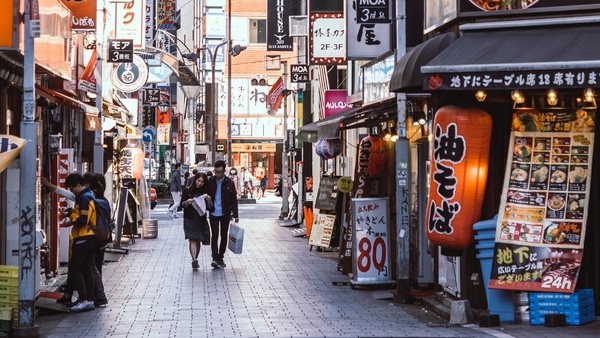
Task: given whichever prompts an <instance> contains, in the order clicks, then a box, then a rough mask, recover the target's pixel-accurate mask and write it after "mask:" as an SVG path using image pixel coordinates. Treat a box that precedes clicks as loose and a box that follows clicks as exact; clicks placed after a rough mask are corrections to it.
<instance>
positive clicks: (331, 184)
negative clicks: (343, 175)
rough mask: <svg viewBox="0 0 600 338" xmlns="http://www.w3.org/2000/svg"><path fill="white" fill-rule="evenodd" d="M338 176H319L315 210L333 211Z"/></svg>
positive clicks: (335, 201)
mask: <svg viewBox="0 0 600 338" xmlns="http://www.w3.org/2000/svg"><path fill="white" fill-rule="evenodd" d="M339 180H340V176H321V180H320V181H319V192H318V193H317V200H316V201H315V208H317V209H320V210H329V211H334V210H335V206H336V203H337V191H338V187H337V182H338V181H339Z"/></svg>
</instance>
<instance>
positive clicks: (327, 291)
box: [38, 198, 510, 338]
mask: <svg viewBox="0 0 600 338" xmlns="http://www.w3.org/2000/svg"><path fill="white" fill-rule="evenodd" d="M275 201H277V200H275V199H269V198H267V199H263V200H261V201H259V204H256V205H241V206H240V209H241V220H242V224H243V225H244V226H245V229H246V238H245V244H244V245H245V246H244V253H243V254H242V255H232V254H230V253H228V254H227V255H226V258H225V261H226V263H227V267H226V268H225V269H216V270H214V269H212V268H210V266H209V264H210V261H211V259H210V258H211V257H210V250H209V248H208V247H203V248H202V251H201V257H200V264H201V268H200V269H199V270H198V271H193V270H192V269H191V259H190V258H189V254H188V247H187V242H186V241H185V240H184V237H183V229H182V225H181V222H182V221H181V218H180V219H176V220H168V218H167V217H166V212H165V211H166V207H165V206H158V207H157V210H156V211H155V212H154V213H155V217H157V218H158V219H159V234H158V238H157V239H145V240H138V241H137V242H136V244H134V245H132V246H131V247H130V248H131V249H130V251H129V254H128V255H126V256H125V257H124V258H123V259H122V260H121V261H119V262H117V263H109V264H107V265H106V266H105V269H104V271H105V272H104V281H105V282H104V283H105V288H106V291H107V295H108V297H109V301H110V303H109V306H108V307H107V308H101V309H96V310H95V311H92V312H87V313H81V314H57V315H44V316H41V317H40V318H39V321H38V324H39V325H40V332H41V333H42V334H43V335H44V336H49V337H61V338H63V337H191V336H194V337H202V336H205V337H230V336H244V337H248V336H260V337H271V336H287V337H289V336H320V337H323V336H329V337H340V336H344V337H347V336H394V337H398V336H400V337H408V336H418V337H486V336H488V337H489V335H487V334H486V333H485V332H487V333H491V334H492V335H494V336H497V337H510V336H508V335H504V334H502V333H500V332H499V331H494V330H489V331H481V330H480V329H477V328H463V327H452V328H447V327H444V325H440V324H439V322H436V321H435V319H434V317H432V316H430V315H429V314H427V313H425V312H424V311H422V310H421V309H419V308H418V307H414V306H404V305H399V304H394V303H391V302H390V301H381V300H374V299H373V297H372V295H371V291H365V290H352V289H350V287H349V286H334V285H332V282H333V281H344V280H347V277H345V276H343V275H342V274H341V273H339V272H337V271H336V268H335V266H336V263H335V261H334V260H332V259H328V258H327V257H323V256H327V255H324V254H322V253H317V252H316V251H313V252H309V250H308V246H307V245H306V240H305V239H302V238H294V237H292V236H291V235H290V233H289V230H288V229H286V228H282V227H279V226H277V225H276V222H275V221H274V219H275V218H276V216H277V215H278V212H279V204H275V203H274V202H275ZM329 256H331V255H329ZM417 318H419V319H417Z"/></svg>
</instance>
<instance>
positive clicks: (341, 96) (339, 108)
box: [324, 89, 348, 117]
mask: <svg viewBox="0 0 600 338" xmlns="http://www.w3.org/2000/svg"><path fill="white" fill-rule="evenodd" d="M324 100H325V117H329V116H333V115H336V114H339V113H341V112H343V111H344V110H347V109H348V92H347V91H346V89H331V90H326V91H325V95H324Z"/></svg>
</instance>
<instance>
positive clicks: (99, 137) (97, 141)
mask: <svg viewBox="0 0 600 338" xmlns="http://www.w3.org/2000/svg"><path fill="white" fill-rule="evenodd" d="M103 48H104V0H97V1H96V71H95V76H96V109H98V121H100V126H102V67H103V65H102V52H103ZM103 136H104V135H103V132H102V127H100V128H97V129H96V134H95V137H94V164H93V165H94V172H95V173H97V174H104V148H103V147H102V144H103V143H104V137H103Z"/></svg>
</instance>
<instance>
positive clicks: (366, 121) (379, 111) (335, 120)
mask: <svg viewBox="0 0 600 338" xmlns="http://www.w3.org/2000/svg"><path fill="white" fill-rule="evenodd" d="M396 113H397V110H396V99H395V98H391V99H387V100H383V101H379V102H374V103H371V104H368V105H365V106H361V107H355V108H351V109H348V110H345V111H343V112H341V113H339V114H336V115H333V116H329V117H326V118H324V119H322V120H319V121H315V122H313V123H309V124H307V125H305V126H303V127H302V128H300V132H299V133H298V136H297V137H296V138H297V139H298V140H300V141H304V142H310V143H315V142H317V140H319V139H334V138H339V137H340V130H342V129H352V128H359V127H368V126H371V125H375V124H377V123H379V122H381V121H385V120H389V119H390V118H391V117H392V116H393V115H394V114H396Z"/></svg>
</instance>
